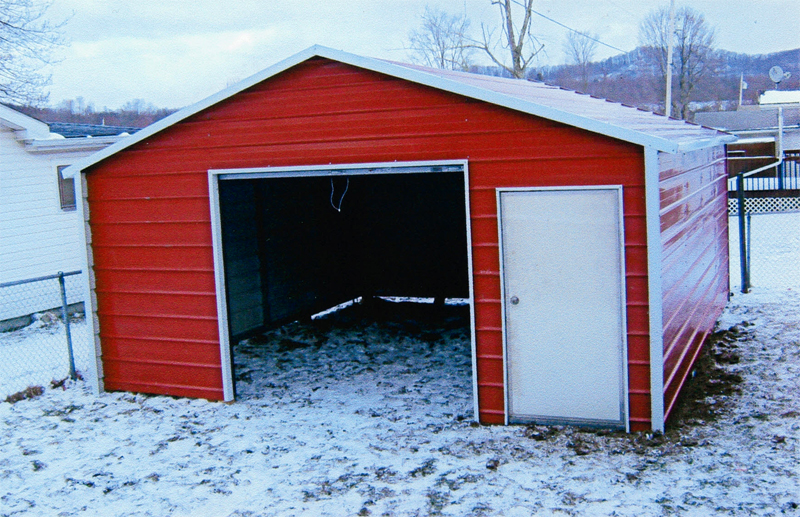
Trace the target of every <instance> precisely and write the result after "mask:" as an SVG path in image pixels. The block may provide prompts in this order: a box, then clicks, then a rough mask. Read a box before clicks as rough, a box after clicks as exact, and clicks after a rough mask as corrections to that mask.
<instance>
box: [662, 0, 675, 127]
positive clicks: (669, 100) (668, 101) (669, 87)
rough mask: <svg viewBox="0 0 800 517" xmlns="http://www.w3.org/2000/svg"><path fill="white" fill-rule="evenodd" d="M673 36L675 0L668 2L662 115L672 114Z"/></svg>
mask: <svg viewBox="0 0 800 517" xmlns="http://www.w3.org/2000/svg"><path fill="white" fill-rule="evenodd" d="M674 37H675V0H670V2H669V28H668V29H667V98H666V102H665V106H664V115H666V116H667V117H669V116H671V115H672V43H673V38H674Z"/></svg>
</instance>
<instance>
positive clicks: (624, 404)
mask: <svg viewBox="0 0 800 517" xmlns="http://www.w3.org/2000/svg"><path fill="white" fill-rule="evenodd" d="M588 190H611V191H615V192H617V196H618V207H619V215H618V217H619V226H618V228H619V243H620V249H619V258H620V262H619V263H620V279H621V282H620V293H619V294H620V326H621V333H620V334H621V335H620V341H621V346H620V355H619V361H620V372H621V378H620V393H619V396H620V406H621V408H622V411H621V412H622V415H621V417H622V420H623V424H624V426H625V431H626V432H630V407H629V393H628V334H627V330H628V322H627V296H626V294H627V293H626V285H627V282H626V278H625V273H626V265H625V226H624V211H625V210H624V205H623V186H622V185H575V186H547V187H500V188H497V189H495V195H496V203H497V239H498V254H499V260H500V315H501V319H502V323H503V325H502V340H503V393H504V397H503V403H504V413H505V424H506V425H509V424H510V423H514V422H512V421H511V420H512V416H511V415H510V414H509V408H510V400H509V398H510V390H509V379H508V366H509V363H508V323H507V321H508V320H507V317H508V316H507V314H506V296H507V295H506V273H505V264H504V257H505V253H504V248H503V211H502V199H501V198H502V195H503V194H504V193H511V192H543V191H588ZM556 420H557V421H556ZM543 423H552V424H559V423H560V424H577V425H587V426H592V425H593V424H594V425H595V426H598V425H599V426H602V425H603V423H602V422H593V421H591V422H590V421H586V422H584V421H581V420H580V419H563V420H562V419H552V420H549V421H548V422H543ZM609 423H610V422H609Z"/></svg>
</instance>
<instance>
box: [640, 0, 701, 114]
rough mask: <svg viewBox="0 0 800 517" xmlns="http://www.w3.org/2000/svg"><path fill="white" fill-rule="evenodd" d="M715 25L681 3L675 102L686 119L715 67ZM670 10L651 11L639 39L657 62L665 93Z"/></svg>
mask: <svg viewBox="0 0 800 517" xmlns="http://www.w3.org/2000/svg"><path fill="white" fill-rule="evenodd" d="M714 33H715V31H714V28H713V27H711V26H710V25H709V24H708V23H707V22H706V20H705V17H704V16H703V14H702V13H700V12H698V11H695V10H694V9H692V8H691V7H681V8H680V9H678V11H677V13H676V15H675V32H674V36H673V41H674V49H673V50H674V55H673V70H672V71H671V73H672V74H673V77H674V78H675V79H677V81H673V87H672V90H673V96H672V99H673V100H672V104H673V107H674V108H675V109H674V111H675V112H676V113H680V116H681V118H682V119H685V118H686V117H687V115H688V114H689V102H690V100H691V98H692V94H693V93H694V91H695V89H696V88H697V86H698V84H699V83H701V82H702V80H703V78H704V77H705V76H706V75H708V73H709V71H710V70H711V68H712V61H713V52H714V38H715V34H714ZM668 34H669V10H668V9H667V8H665V7H662V8H661V9H658V10H655V11H653V12H651V13H650V14H649V15H648V16H647V17H646V18H645V19H644V20H643V21H642V23H641V25H640V27H639V42H640V44H641V45H643V46H645V47H646V50H647V52H646V56H648V59H649V60H650V61H651V62H652V63H653V64H654V65H656V66H657V68H658V71H659V74H660V76H659V81H658V83H657V86H656V89H657V91H658V92H659V94H661V97H662V98H663V97H664V95H663V94H664V92H665V91H666V77H667V40H668Z"/></svg>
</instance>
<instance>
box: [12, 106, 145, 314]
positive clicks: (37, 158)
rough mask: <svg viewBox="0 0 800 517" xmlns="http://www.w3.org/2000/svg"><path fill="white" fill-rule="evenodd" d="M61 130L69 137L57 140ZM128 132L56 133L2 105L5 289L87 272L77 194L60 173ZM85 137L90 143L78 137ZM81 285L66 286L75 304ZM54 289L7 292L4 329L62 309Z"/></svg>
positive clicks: (82, 129)
mask: <svg viewBox="0 0 800 517" xmlns="http://www.w3.org/2000/svg"><path fill="white" fill-rule="evenodd" d="M56 126H57V128H58V130H59V132H60V133H64V134H66V135H67V136H69V138H66V137H65V136H63V135H62V134H59V133H55V132H54V131H53V130H55V129H56ZM93 128H101V130H100V131H97V130H93ZM75 129H78V132H77V133H76V132H75ZM128 129H129V128H110V127H108V126H88V125H70V124H58V125H54V127H53V130H51V127H50V126H49V125H48V124H45V123H44V122H40V121H39V120H36V119H34V118H31V117H29V116H27V115H24V114H23V113H20V112H18V111H16V110H13V109H11V108H9V107H7V106H4V105H2V104H0V285H2V284H7V283H9V282H15V281H19V280H26V279H31V278H37V277H42V276H47V275H53V274H56V273H58V272H59V271H63V272H70V271H77V270H80V269H81V263H82V262H81V256H80V253H81V252H82V250H83V248H82V245H81V244H80V242H82V241H81V238H82V229H81V228H80V227H79V219H78V213H77V211H76V210H75V188H74V184H73V180H72V179H71V178H63V177H62V175H61V170H62V169H63V168H64V167H66V166H68V165H70V164H72V163H73V162H75V161H76V160H78V159H80V158H84V157H86V156H88V155H90V154H92V153H94V152H96V151H99V150H100V149H103V148H105V147H106V146H108V145H110V144H112V143H114V142H116V141H118V140H120V139H121V138H124V135H125V134H126V133H122V132H123V131H125V130H128ZM81 133H83V134H85V135H86V136H73V135H76V134H81ZM109 133H122V134H114V135H108V134H109ZM97 134H101V135H103V134H104V135H107V136H92V135H97ZM80 284H81V282H80V281H78V280H77V278H76V279H75V280H74V281H70V282H69V283H68V286H69V287H70V289H69V291H70V292H69V298H70V300H69V301H70V303H73V302H76V301H80V293H81V288H80ZM53 285H57V284H53V283H52V282H51V283H50V285H48V286H44V285H43V284H24V285H20V286H14V287H5V288H3V289H2V291H3V292H1V293H0V295H1V296H2V297H3V298H2V299H0V322H2V321H4V320H9V319H12V318H16V317H19V316H25V315H28V314H31V313H33V312H37V311H41V310H46V309H49V308H53V307H58V306H60V304H61V301H60V297H59V294H58V290H57V289H53ZM46 292H47V294H45V293H46ZM0 330H2V326H1V325H0Z"/></svg>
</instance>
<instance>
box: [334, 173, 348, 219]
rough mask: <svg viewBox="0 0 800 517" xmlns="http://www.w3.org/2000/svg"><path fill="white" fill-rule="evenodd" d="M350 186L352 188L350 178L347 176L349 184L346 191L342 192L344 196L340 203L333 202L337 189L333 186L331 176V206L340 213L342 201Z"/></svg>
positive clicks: (345, 188)
mask: <svg viewBox="0 0 800 517" xmlns="http://www.w3.org/2000/svg"><path fill="white" fill-rule="evenodd" d="M349 188H350V178H347V184H346V185H345V187H344V192H342V197H340V198H339V203H338V205H335V204H334V203H333V194H334V192H335V190H336V189H335V187H334V186H333V178H331V206H332V207H333V209H334V210H336V211H337V212H339V213H342V201H344V196H345V194H347V189H349Z"/></svg>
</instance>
